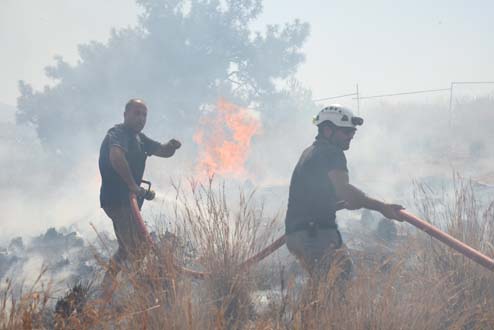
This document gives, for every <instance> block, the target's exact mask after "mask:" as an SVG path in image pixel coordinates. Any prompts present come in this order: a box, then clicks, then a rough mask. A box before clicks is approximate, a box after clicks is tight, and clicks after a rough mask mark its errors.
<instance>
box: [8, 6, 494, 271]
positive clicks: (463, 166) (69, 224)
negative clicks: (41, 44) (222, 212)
mask: <svg viewBox="0 0 494 330" xmlns="http://www.w3.org/2000/svg"><path fill="white" fill-rule="evenodd" d="M141 2H142V3H147V4H148V5H149V8H147V7H146V8H147V9H146V10H147V11H146V10H145V11H144V12H145V14H143V16H142V17H141V18H142V20H141V21H142V22H144V23H143V24H142V25H141V26H139V27H138V28H136V29H125V30H120V31H115V32H114V33H113V34H112V37H111V38H110V40H109V41H108V43H96V42H93V43H90V44H87V45H82V46H81V47H80V55H81V61H80V63H78V64H77V65H69V64H67V63H66V62H64V61H63V59H61V58H58V59H57V64H56V65H55V66H53V67H50V68H48V70H47V72H48V75H49V77H50V78H51V79H52V80H54V81H55V82H57V83H56V84H55V86H54V87H50V88H47V89H45V90H43V91H34V90H33V89H32V88H31V87H30V86H29V85H28V84H25V83H21V84H20V89H21V97H20V98H19V103H18V107H17V109H14V108H9V107H3V108H5V109H7V110H3V109H1V111H0V114H1V117H0V127H1V132H2V133H1V134H2V135H1V139H2V143H1V144H0V162H1V167H2V169H3V170H2V172H1V173H0V200H1V201H2V202H1V205H2V233H1V234H0V242H3V243H5V244H7V243H8V242H9V241H10V239H11V238H12V237H16V236H23V237H36V236H39V235H42V234H43V233H45V232H46V230H47V228H49V227H55V228H61V227H64V228H65V230H66V233H71V232H77V233H78V235H80V237H82V239H83V240H84V242H86V243H87V242H90V241H92V239H93V238H94V232H93V231H92V229H91V227H90V226H89V223H90V222H92V223H94V224H95V225H96V227H97V228H98V230H100V231H108V232H110V233H112V227H111V222H110V221H109V220H108V219H107V218H106V216H105V215H104V213H103V212H102V211H101V209H100V208H99V200H98V195H99V185H100V177H99V172H98V168H97V158H98V151H99V145H100V143H101V140H102V139H103V137H104V134H105V132H106V130H107V129H109V128H110V127H111V126H112V125H114V124H116V123H119V122H121V121H122V113H123V106H124V104H125V102H126V101H127V100H128V99H129V98H131V97H143V98H144V99H145V100H146V102H147V104H148V107H149V117H148V125H147V127H146V129H145V133H146V134H147V135H148V136H150V137H151V138H153V139H156V140H158V141H160V142H166V141H168V140H169V139H170V138H177V139H179V140H180V141H181V142H182V143H183V147H182V148H181V149H180V150H178V151H177V154H176V155H175V156H174V157H173V158H171V159H158V158H156V157H151V158H150V159H149V160H148V163H147V170H146V174H145V178H146V179H148V180H151V181H152V182H153V186H154V188H155V189H156V190H158V192H159V196H160V198H158V199H157V200H156V201H155V202H152V203H149V204H147V205H146V206H145V209H144V216H145V217H146V218H147V219H150V218H156V217H159V216H160V214H161V212H166V211H167V210H166V209H167V208H170V206H169V204H170V203H172V202H173V200H174V192H173V189H172V187H171V185H170V180H171V178H173V179H179V180H180V179H184V178H190V177H191V176H194V175H196V174H197V168H198V166H199V165H200V164H201V162H203V163H202V164H203V165H204V163H206V164H207V166H210V167H212V168H213V169H214V170H215V173H216V174H217V175H218V176H219V179H220V180H225V181H226V182H228V184H229V185H231V186H241V187H244V188H245V187H246V188H248V189H252V188H254V187H257V188H258V195H257V196H258V198H259V199H263V200H264V201H265V203H266V204H265V205H266V209H267V210H269V212H271V213H273V214H274V213H276V212H280V213H281V214H282V213H283V211H284V208H285V206H286V201H287V199H288V184H289V180H290V176H291V172H292V170H293V168H294V167H295V164H296V162H297V160H298V157H299V156H300V154H301V153H302V151H303V150H304V148H306V147H308V146H309V145H310V144H311V143H312V141H313V139H314V137H315V135H316V128H315V127H314V126H313V125H312V124H311V118H312V116H314V115H315V114H316V113H317V112H318V110H319V109H320V108H322V107H323V106H324V105H323V104H314V102H313V101H312V98H313V97H312V94H311V92H310V90H309V89H307V88H305V87H303V86H301V85H300V84H299V83H298V82H297V81H296V80H295V79H293V75H294V74H295V73H296V71H297V68H298V66H299V65H300V63H301V62H302V60H303V54H302V53H301V51H300V49H301V46H302V44H303V42H304V41H305V38H306V37H307V35H308V27H307V26H306V25H304V24H302V23H300V22H296V23H293V24H288V25H287V26H286V27H285V28H283V29H282V28H280V27H270V28H269V29H268V30H267V32H266V33H265V34H264V38H263V37H261V36H260V35H258V34H255V33H253V31H250V30H248V29H247V28H245V29H244V28H243V27H244V26H246V27H248V23H249V22H250V20H251V19H253V18H255V17H256V15H257V14H258V13H257V12H256V11H259V10H260V8H259V6H257V5H253V7H252V8H250V9H251V11H249V12H248V13H243V14H246V16H245V15H242V13H240V14H238V13H235V10H241V8H240V9H239V8H233V9H232V11H231V12H224V11H223V12H222V11H218V10H216V8H211V6H208V5H206V3H202V2H199V3H202V6H204V8H203V7H200V8H199V7H198V8H191V9H190V10H189V11H188V12H187V13H186V14H184V15H179V12H175V11H174V10H171V12H172V13H173V15H172V14H170V12H169V11H166V10H165V9H163V8H162V9H160V10H162V11H163V12H161V11H160V10H158V9H153V8H154V7H152V6H151V5H150V3H151V2H152V1H141ZM158 2H159V1H158ZM179 2H180V1H179ZM255 3H256V4H257V2H255ZM198 6H199V5H198ZM202 9H203V10H204V12H205V13H209V14H211V15H210V16H211V17H209V16H208V15H206V14H204V15H202V14H201V13H202V12H201V10H202ZM154 10H156V11H154ZM165 14H166V15H171V16H166V15H165ZM247 14H248V15H247ZM163 17H165V18H163ZM218 17H221V18H222V19H218ZM246 17H247V18H246ZM243 20H244V21H243ZM240 23H242V24H240ZM243 23H245V24H243ZM177 26H180V29H177ZM143 31H146V32H145V33H144V32H143ZM213 36H214V38H213ZM279 80H282V81H283V82H284V84H277V82H278V81H279ZM221 98H222V99H224V100H225V102H229V103H232V104H235V105H237V104H238V107H237V106H235V107H234V108H235V109H237V110H238V109H245V108H249V109H250V108H252V109H253V110H249V111H247V112H246V111H244V110H240V112H239V113H242V114H243V115H242V116H244V115H245V114H246V113H248V114H249V116H250V115H251V114H252V113H255V114H256V116H254V117H249V118H251V119H252V118H255V120H254V119H253V120H252V121H247V122H248V124H249V125H247V127H248V130H247V131H248V135H247V136H243V137H242V138H241V140H242V141H241V142H240V143H238V141H236V142H237V143H235V144H225V143H224V142H225V140H227V139H228V138H227V137H226V136H220V137H219V138H218V136H216V137H214V138H213V139H209V140H208V139H202V140H201V139H198V137H200V136H202V137H205V136H206V135H208V134H209V133H212V132H213V133H214V130H215V129H217V130H218V131H221V130H222V129H223V130H226V131H228V130H231V129H232V126H231V125H230V124H231V123H230V122H228V121H227V119H226V117H225V113H223V114H222V113H221V112H218V109H217V108H216V107H214V106H213V105H214V104H215V103H216V102H217V101H218V99H221ZM344 101H345V100H342V101H340V102H341V103H343V104H345V103H347V102H344ZM493 107H494V99H493V97H492V96H486V97H483V98H470V99H461V100H454V111H453V112H452V113H450V112H449V107H448V103H447V102H446V101H444V100H442V101H435V100H428V101H422V99H420V98H419V97H418V98H416V101H415V102H406V103H401V104H400V103H385V102H382V103H379V104H374V105H365V106H362V109H361V112H362V113H361V115H362V116H363V117H364V118H365V124H364V126H363V127H362V128H359V130H358V132H357V134H356V136H355V138H354V141H353V142H352V146H351V148H350V150H349V151H348V152H346V155H347V158H348V164H349V170H350V180H351V182H352V183H354V184H355V185H356V186H357V187H360V188H362V189H363V190H364V191H365V192H367V193H368V194H369V195H370V196H374V197H377V198H380V199H384V200H387V201H390V202H399V203H403V205H404V206H406V207H407V208H411V207H413V206H412V190H413V182H414V181H417V182H423V183H426V184H428V185H431V186H433V188H434V189H440V188H441V186H443V185H448V184H449V183H448V182H450V178H451V174H452V173H453V172H454V171H459V172H460V173H462V174H463V175H465V176H467V177H472V178H473V179H474V180H477V181H478V182H479V183H480V184H484V186H483V187H484V188H482V189H484V190H482V193H483V194H485V195H486V196H488V198H487V199H489V198H490V196H492V194H493V193H492V189H490V188H489V185H493V184H494V172H493V170H492V167H491V164H492V161H493V157H494V152H493V150H492V148H491V146H490V144H489V143H488V141H492V140H493V139H494V131H493V130H492V129H491V126H492V122H494V113H493V112H492V108H493ZM204 109H210V112H209V113H208V112H207V111H204ZM211 109H212V110H211ZM14 111H17V113H16V117H17V120H18V123H17V124H16V123H14ZM207 115H209V116H212V117H208V118H216V119H217V121H216V122H215V123H214V124H212V123H211V122H208V121H203V122H202V124H201V119H200V118H205V117H204V116H207ZM245 116H246V115H245ZM243 118H244V117H243ZM240 122H242V120H241V121H240ZM261 127H262V130H261ZM200 132H202V135H201V134H200ZM194 136H196V139H194ZM218 146H219V147H224V146H229V147H231V148H232V149H230V150H221V151H218V150H217V149H216V152H211V148H212V149H215V148H217V147H218ZM205 150H206V151H208V150H209V152H207V153H206V154H204V153H202V152H203V151H205ZM206 155H215V157H214V158H213V160H212V161H213V163H211V159H209V160H208V161H204V160H205V158H204V157H206ZM222 156H228V157H234V162H233V163H228V165H225V164H222V165H221V164H219V163H218V162H219V161H225V159H226V158H222ZM226 160H228V161H230V160H231V159H229V158H228V159H226ZM485 187H487V188H485ZM479 189H480V188H479ZM232 191H238V190H232ZM491 200H492V199H491ZM163 209H165V211H163ZM280 210H281V211H280ZM359 216H360V213H359V212H347V213H342V214H341V216H340V218H341V219H342V221H341V222H340V223H343V225H345V221H344V220H345V219H349V218H350V219H351V218H357V217H359ZM170 221H172V220H170ZM346 224H347V225H349V226H351V224H350V223H346ZM5 244H4V245H5ZM34 246H37V245H34ZM70 251H71V252H70V253H69V254H70V255H71V256H73V255H75V254H76V253H77V251H79V252H80V250H78V248H77V249H71V250H70ZM50 253H52V252H50ZM49 255H51V256H53V255H54V254H46V255H44V256H34V255H31V254H28V256H30V257H28V258H27V259H26V260H29V262H27V263H25V264H23V266H22V268H21V269H18V270H19V273H20V274H21V273H22V274H25V275H27V274H33V273H36V272H37V271H38V269H39V268H40V267H41V265H42V264H43V262H44V261H46V259H49V257H48V256H49ZM60 258H62V259H63V256H60ZM75 271H76V270H75V268H71V269H70V270H69V271H68V272H75ZM63 274H64V276H65V275H67V273H63Z"/></svg>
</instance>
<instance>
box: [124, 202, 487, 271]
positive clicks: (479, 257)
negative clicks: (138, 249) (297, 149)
mask: <svg viewBox="0 0 494 330" xmlns="http://www.w3.org/2000/svg"><path fill="white" fill-rule="evenodd" d="M130 205H131V209H132V213H133V215H134V217H135V219H136V220H137V222H138V225H139V228H140V230H141V232H142V233H143V234H144V236H145V237H146V241H147V242H148V243H149V244H150V245H151V246H155V244H154V242H153V240H152V238H151V235H149V232H148V230H147V228H146V225H145V224H144V219H143V218H142V215H141V212H140V211H139V207H138V204H137V197H136V195H135V194H133V193H131V194H130ZM400 215H401V219H400V220H403V221H406V222H408V223H410V224H411V225H413V226H415V227H417V228H419V229H420V230H422V231H424V232H426V233H427V234H429V235H431V236H432V237H434V238H437V239H438V240H440V241H441V242H443V243H445V244H446V245H448V246H449V247H451V248H453V249H455V250H456V251H458V252H460V253H461V254H463V255H464V256H466V257H467V258H470V259H471V260H473V261H475V262H476V263H478V264H480V265H482V266H484V267H485V268H487V269H489V270H491V271H492V270H494V260H493V259H491V258H489V257H487V256H486V255H484V254H482V253H481V252H479V251H477V250H475V249H474V248H472V247H470V246H468V245H467V244H465V243H463V242H461V241H460V240H458V239H456V238H454V237H453V236H451V235H448V234H447V233H445V232H443V231H442V230H440V229H439V228H437V227H435V226H433V225H431V224H430V223H428V222H427V221H425V220H422V219H420V218H419V217H417V216H415V215H413V214H411V213H409V212H407V211H404V210H401V211H400ZM285 242H286V236H285V235H282V236H281V237H279V238H278V239H277V240H275V241H274V242H273V243H271V244H270V245H269V246H267V247H266V248H264V249H263V250H261V251H259V252H258V253H257V254H256V255H254V256H252V257H250V258H249V259H247V260H246V261H244V262H243V263H241V264H240V269H242V270H246V269H247V268H249V267H251V266H252V265H253V264H255V263H258V262H259V261H261V260H263V259H264V258H266V257H267V256H269V255H270V254H271V253H273V252H274V251H276V250H277V249H279V248H280V247H281V246H283V244H285ZM177 270H178V271H179V272H180V273H182V274H185V275H188V276H191V277H194V278H197V279H204V278H206V277H207V276H209V275H210V274H209V273H206V272H200V271H195V270H192V269H188V268H183V267H177Z"/></svg>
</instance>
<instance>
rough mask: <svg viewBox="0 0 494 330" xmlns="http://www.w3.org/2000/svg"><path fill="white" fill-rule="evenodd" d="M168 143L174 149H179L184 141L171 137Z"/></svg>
mask: <svg viewBox="0 0 494 330" xmlns="http://www.w3.org/2000/svg"><path fill="white" fill-rule="evenodd" d="M167 145H168V146H169V147H170V148H171V149H173V150H177V149H179V148H180V147H181V146H182V143H180V141H178V140H175V139H171V140H170V141H168V143H167Z"/></svg>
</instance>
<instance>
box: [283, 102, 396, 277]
mask: <svg viewBox="0 0 494 330" xmlns="http://www.w3.org/2000/svg"><path fill="white" fill-rule="evenodd" d="M314 124H315V125H317V127H318V135H317V136H316V140H315V142H314V143H313V144H312V145H311V146H310V147H308V148H307V149H305V151H304V152H303V153H302V156H301V157H300V159H299V161H298V163H297V165H296V167H295V170H294V171H293V174H292V178H291V182H290V192H289V198H288V209H287V214H286V219H285V229H286V235H287V247H288V249H289V251H290V252H291V253H292V254H294V255H295V256H296V257H297V259H298V260H299V261H300V262H301V264H302V266H303V267H304V268H305V269H306V270H307V271H308V272H309V273H310V274H311V275H324V274H326V273H327V271H328V270H329V267H330V265H331V264H332V263H334V262H336V261H339V262H341V264H340V265H341V266H342V267H343V270H344V272H343V275H344V276H346V277H347V276H348V275H350V272H351V260H350V258H349V256H348V252H347V250H346V247H345V246H344V245H343V242H342V240H341V235H340V232H339V231H338V226H337V223H336V211H337V210H339V209H341V208H346V209H349V210H355V209H360V208H367V209H371V210H376V211H379V212H381V213H382V214H383V215H384V216H385V217H386V218H389V219H395V220H399V211H400V210H401V209H403V207H402V206H401V205H397V204H387V203H384V202H381V201H378V200H376V199H373V198H370V197H368V196H367V195H365V194H364V193H363V192H362V191H360V190H359V189H357V188H356V187H354V186H353V185H351V184H350V183H349V178H348V169H347V162H346V158H345V154H344V151H345V150H348V149H349V148H350V142H351V140H352V139H353V137H354V134H355V132H356V130H357V126H359V125H362V124H363V119H362V118H359V117H355V116H354V115H353V113H352V112H351V110H350V109H348V108H345V107H343V106H341V105H338V104H335V105H331V106H329V107H326V108H324V109H322V110H321V111H320V112H319V114H318V115H317V116H316V117H315V118H314ZM399 221H400V220H399Z"/></svg>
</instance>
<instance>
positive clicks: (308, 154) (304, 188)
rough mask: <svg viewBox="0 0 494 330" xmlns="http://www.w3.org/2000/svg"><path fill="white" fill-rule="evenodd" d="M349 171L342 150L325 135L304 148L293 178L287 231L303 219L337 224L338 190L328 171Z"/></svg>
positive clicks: (306, 221)
mask: <svg viewBox="0 0 494 330" xmlns="http://www.w3.org/2000/svg"><path fill="white" fill-rule="evenodd" d="M331 170H343V171H348V169H347V162H346V157H345V154H344V153H343V150H341V149H340V148H338V147H337V146H335V145H333V144H331V143H330V142H329V141H327V140H325V139H316V141H315V142H314V143H313V144H312V145H311V146H310V147H308V148H307V149H305V150H304V152H303V153H302V156H300V159H299V161H298V163H297V165H296V167H295V170H294V171H293V174H292V178H291V181H290V192H289V197H288V209H287V214H286V219H285V225H286V230H287V232H290V231H292V230H291V229H292V228H294V227H295V226H298V225H300V224H303V223H308V222H311V221H313V222H318V223H327V224H328V225H330V226H336V222H335V218H336V202H337V198H336V193H335V190H334V187H333V184H332V183H331V181H330V179H329V177H328V173H329V171H331Z"/></svg>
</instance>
